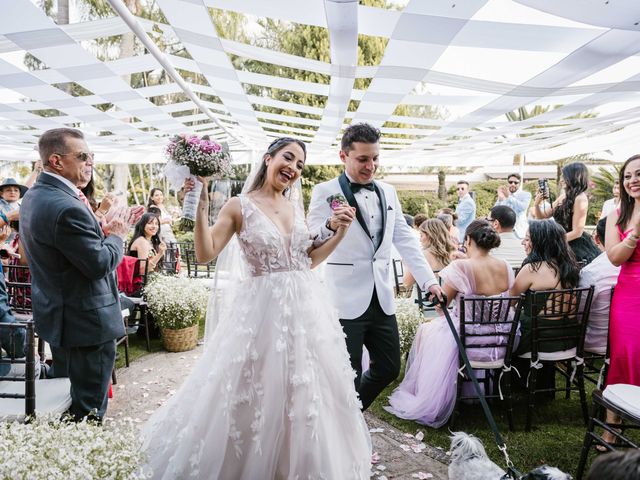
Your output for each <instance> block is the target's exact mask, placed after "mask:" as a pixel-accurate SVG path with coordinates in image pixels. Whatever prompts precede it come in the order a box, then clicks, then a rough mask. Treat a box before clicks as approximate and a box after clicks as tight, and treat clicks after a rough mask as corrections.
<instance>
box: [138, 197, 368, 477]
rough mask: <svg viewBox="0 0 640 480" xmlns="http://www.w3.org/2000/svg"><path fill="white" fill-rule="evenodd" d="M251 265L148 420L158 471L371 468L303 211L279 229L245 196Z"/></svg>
mask: <svg viewBox="0 0 640 480" xmlns="http://www.w3.org/2000/svg"><path fill="white" fill-rule="evenodd" d="M240 198H241V200H240V201H241V204H242V217H243V225H242V229H241V232H240V235H239V238H238V240H239V244H240V248H241V250H242V253H243V257H244V259H245V261H246V262H247V264H248V268H249V270H250V272H251V276H250V277H249V278H248V279H247V280H245V281H243V282H241V283H239V284H237V285H236V288H232V289H231V292H232V293H231V294H227V295H226V298H224V299H223V302H222V303H223V305H222V308H221V314H220V316H219V323H218V325H217V327H216V330H215V332H214V333H213V335H212V337H211V339H210V340H209V341H208V342H207V345H206V347H205V351H204V353H203V355H202V357H201V358H200V360H199V361H198V362H197V364H196V365H195V367H194V369H193V371H192V373H191V375H189V377H188V378H187V379H186V380H185V382H184V384H183V385H182V387H181V388H180V389H179V390H178V392H177V393H176V394H175V395H174V396H173V397H172V398H171V399H170V400H169V401H168V402H167V403H166V404H165V405H164V406H163V407H161V408H160V409H159V410H158V411H157V412H155V413H154V414H153V416H152V417H151V419H150V420H149V422H148V423H147V424H146V425H145V427H144V431H143V437H144V446H145V448H146V450H147V455H148V463H149V466H150V467H151V468H152V469H153V471H154V474H153V478H156V479H187V478H198V479H220V480H238V479H246V480H269V479H291V480H293V479H300V480H301V479H314V480H315V479H326V480H347V479H368V478H369V475H370V467H371V465H370V462H371V440H370V436H369V431H368V427H367V425H366V423H365V421H364V418H363V416H362V413H361V412H360V402H359V400H358V397H357V394H356V392H355V389H354V385H353V380H354V375H355V374H354V372H353V370H352V369H351V366H350V362H349V357H348V354H347V350H346V346H345V341H344V333H343V331H342V328H341V326H340V323H339V322H338V317H337V311H336V310H335V309H334V308H333V307H332V306H331V303H330V302H328V298H329V293H328V292H327V291H326V289H325V288H324V286H323V285H322V284H321V283H320V282H319V281H318V279H317V277H316V275H315V274H314V273H312V272H311V270H310V264H311V261H310V258H309V256H308V255H307V253H306V252H307V250H308V248H309V247H310V246H311V241H310V239H309V232H308V230H307V227H306V224H305V221H304V215H303V212H302V211H301V210H300V209H297V211H296V219H295V225H294V228H293V231H292V232H291V233H290V234H288V235H284V234H282V233H281V232H280V231H279V230H278V228H277V227H276V225H275V224H274V223H273V222H272V221H271V220H270V219H269V217H267V216H266V215H265V214H264V213H263V212H262V211H261V210H260V209H259V208H258V207H257V206H256V205H255V204H254V203H253V202H252V201H251V200H250V199H249V198H247V197H246V196H241V197H240Z"/></svg>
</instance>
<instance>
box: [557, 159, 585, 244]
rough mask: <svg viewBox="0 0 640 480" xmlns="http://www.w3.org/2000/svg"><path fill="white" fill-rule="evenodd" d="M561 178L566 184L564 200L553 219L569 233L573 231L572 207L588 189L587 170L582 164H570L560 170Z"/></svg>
mask: <svg viewBox="0 0 640 480" xmlns="http://www.w3.org/2000/svg"><path fill="white" fill-rule="evenodd" d="M562 178H564V183H565V184H566V187H565V198H564V200H563V201H562V203H561V204H560V205H558V206H557V207H556V209H555V210H554V211H553V218H554V219H555V221H556V222H558V223H560V225H562V226H563V227H564V229H565V230H566V231H567V232H570V231H571V230H573V205H574V203H575V201H576V197H577V196H578V195H580V194H581V193H582V192H586V191H587V188H589V170H588V169H587V166H586V165H585V164H584V163H580V162H576V163H570V164H569V165H567V166H566V167H564V168H563V169H562Z"/></svg>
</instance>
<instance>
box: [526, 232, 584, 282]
mask: <svg viewBox="0 0 640 480" xmlns="http://www.w3.org/2000/svg"><path fill="white" fill-rule="evenodd" d="M529 238H530V239H531V253H530V254H529V255H528V256H527V258H525V259H524V262H522V266H523V267H524V266H525V265H527V264H531V268H532V269H533V271H534V272H537V271H538V269H539V268H540V265H542V263H543V262H544V263H546V264H547V265H548V266H549V268H551V269H552V270H553V271H554V272H556V274H557V275H558V277H559V278H560V285H561V286H562V288H574V287H575V286H576V285H578V279H579V278H580V268H579V267H578V262H577V261H576V256H575V255H574V254H573V250H571V248H570V247H569V243H568V242H567V232H566V231H565V229H564V228H562V225H560V224H558V222H555V221H553V220H531V221H530V222H529Z"/></svg>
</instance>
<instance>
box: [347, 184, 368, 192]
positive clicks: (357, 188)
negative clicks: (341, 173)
mask: <svg viewBox="0 0 640 480" xmlns="http://www.w3.org/2000/svg"><path fill="white" fill-rule="evenodd" d="M363 188H366V189H367V190H371V191H372V192H373V191H374V188H373V183H351V191H352V192H353V193H358V192H359V191H360V190H362V189H363Z"/></svg>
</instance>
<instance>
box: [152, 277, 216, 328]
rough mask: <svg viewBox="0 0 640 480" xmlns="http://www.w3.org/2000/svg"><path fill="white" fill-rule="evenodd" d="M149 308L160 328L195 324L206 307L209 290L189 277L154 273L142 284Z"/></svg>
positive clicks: (183, 326)
mask: <svg viewBox="0 0 640 480" xmlns="http://www.w3.org/2000/svg"><path fill="white" fill-rule="evenodd" d="M145 297H146V300H147V303H148V304H149V310H150V311H151V314H152V315H153V317H154V319H155V321H156V323H157V325H158V326H159V327H160V328H169V329H179V328H187V327H191V326H193V325H197V324H198V322H199V321H200V319H201V318H202V317H204V313H205V311H206V309H207V300H208V298H209V292H208V291H207V289H206V287H204V286H202V285H201V284H200V283H199V282H198V281H196V280H194V279H191V278H188V277H172V276H166V275H154V276H153V277H152V278H150V280H149V282H148V283H147V286H146V287H145Z"/></svg>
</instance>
